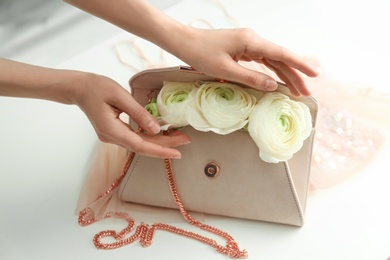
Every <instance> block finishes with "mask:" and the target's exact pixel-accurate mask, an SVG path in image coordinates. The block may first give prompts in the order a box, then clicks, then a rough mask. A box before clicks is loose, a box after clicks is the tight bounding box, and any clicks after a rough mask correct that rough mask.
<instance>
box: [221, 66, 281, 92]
mask: <svg viewBox="0 0 390 260" xmlns="http://www.w3.org/2000/svg"><path fill="white" fill-rule="evenodd" d="M227 75H228V76H226V77H225V78H224V79H226V80H230V81H234V82H237V83H241V84H244V85H247V86H249V87H252V88H254V89H259V90H265V91H272V90H275V89H276V88H277V86H278V84H277V83H276V81H275V79H273V78H272V77H270V76H268V75H266V74H264V73H261V72H259V71H255V70H251V69H248V68H245V67H243V66H241V65H240V64H238V63H236V62H232V66H231V70H230V71H228V73H227Z"/></svg>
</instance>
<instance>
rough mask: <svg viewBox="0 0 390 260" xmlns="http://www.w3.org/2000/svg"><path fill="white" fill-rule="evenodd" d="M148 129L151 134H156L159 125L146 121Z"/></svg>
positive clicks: (158, 130)
mask: <svg viewBox="0 0 390 260" xmlns="http://www.w3.org/2000/svg"><path fill="white" fill-rule="evenodd" d="M148 129H149V132H150V133H151V134H158V133H159V132H160V125H159V124H158V123H157V122H154V121H150V122H149V123H148Z"/></svg>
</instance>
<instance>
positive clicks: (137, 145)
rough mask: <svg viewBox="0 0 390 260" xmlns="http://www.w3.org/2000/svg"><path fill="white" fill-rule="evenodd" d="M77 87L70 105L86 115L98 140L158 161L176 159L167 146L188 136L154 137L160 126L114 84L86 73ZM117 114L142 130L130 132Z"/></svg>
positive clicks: (180, 141)
mask: <svg viewBox="0 0 390 260" xmlns="http://www.w3.org/2000/svg"><path fill="white" fill-rule="evenodd" d="M79 84H80V85H79V88H78V91H76V92H75V97H74V103H75V104H77V105H78V106H79V107H80V108H81V109H82V110H83V111H84V113H85V114H86V115H87V117H88V118H89V120H90V122H91V123H92V125H93V127H94V128H95V131H96V133H97V135H98V137H99V139H100V140H101V141H103V142H108V143H114V144H117V145H120V146H123V147H126V148H127V149H129V150H131V151H133V152H136V153H138V154H141V155H146V156H151V157H160V158H180V157H181V155H180V152H179V151H178V150H176V149H173V148H170V147H175V146H179V145H184V144H189V143H190V139H189V137H188V136H186V135H184V134H182V133H181V132H180V131H175V132H172V133H170V134H169V135H161V134H157V133H159V132H160V125H159V124H158V123H157V121H156V120H155V118H154V117H153V116H152V115H151V114H150V113H149V112H148V111H146V110H145V109H144V108H143V107H142V106H141V105H140V104H138V103H137V102H136V101H135V100H134V98H133V97H132V96H131V94H130V93H129V92H127V91H126V90H125V89H123V88H122V87H121V86H120V85H118V84H117V83H116V82H115V81H113V80H111V79H109V78H107V77H104V76H100V75H94V74H88V75H86V79H85V80H84V81H83V82H79ZM121 113H125V114H127V115H128V116H130V117H131V118H132V119H133V120H134V121H135V122H136V123H137V124H138V125H139V126H140V127H141V128H142V129H143V130H144V131H143V132H137V131H136V130H137V129H131V127H130V125H129V124H127V123H125V122H123V121H122V120H121V119H120V115H121Z"/></svg>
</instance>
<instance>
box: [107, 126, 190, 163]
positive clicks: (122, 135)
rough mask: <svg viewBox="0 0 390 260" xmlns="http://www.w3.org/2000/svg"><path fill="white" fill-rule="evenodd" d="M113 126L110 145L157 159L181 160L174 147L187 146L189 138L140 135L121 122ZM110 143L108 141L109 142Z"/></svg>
mask: <svg viewBox="0 0 390 260" xmlns="http://www.w3.org/2000/svg"><path fill="white" fill-rule="evenodd" d="M119 124H120V126H119V127H118V125H117V124H115V125H113V127H112V129H111V132H110V136H109V139H110V140H111V141H112V143H116V144H118V145H120V146H123V147H125V148H127V149H129V150H130V151H133V152H135V153H137V154H140V155H144V156H149V157H157V158H175V159H179V158H181V153H180V152H179V151H178V150H176V149H173V148H170V147H174V146H179V145H184V144H189V143H190V141H189V137H188V136H185V135H183V134H182V135H171V136H162V135H153V136H155V137H156V138H153V136H152V135H148V134H145V133H144V134H140V133H135V132H133V131H131V129H130V128H129V127H128V125H126V124H125V123H123V122H120V123H119ZM109 142H110V141H109Z"/></svg>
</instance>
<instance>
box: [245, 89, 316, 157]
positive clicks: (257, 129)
mask: <svg viewBox="0 0 390 260" xmlns="http://www.w3.org/2000/svg"><path fill="white" fill-rule="evenodd" d="M311 130H312V122H311V115H310V110H309V108H308V107H307V106H306V105H305V104H303V103H302V102H298V101H294V100H291V99H290V98H289V97H288V96H286V95H284V94H282V93H277V92H272V93H266V94H265V95H264V96H263V97H262V98H261V99H260V100H259V101H258V103H257V104H256V106H255V107H254V109H253V111H252V114H251V116H250V117H249V124H248V131H249V134H250V136H251V137H252V139H253V140H254V141H255V143H256V145H257V146H258V147H259V155H260V158H261V159H262V160H264V161H265V162H270V163H278V162H280V161H287V160H289V159H290V158H291V157H292V156H293V154H294V153H296V152H297V151H299V150H300V149H301V147H302V145H303V141H304V140H305V139H306V138H307V137H309V135H310V133H311Z"/></svg>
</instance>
